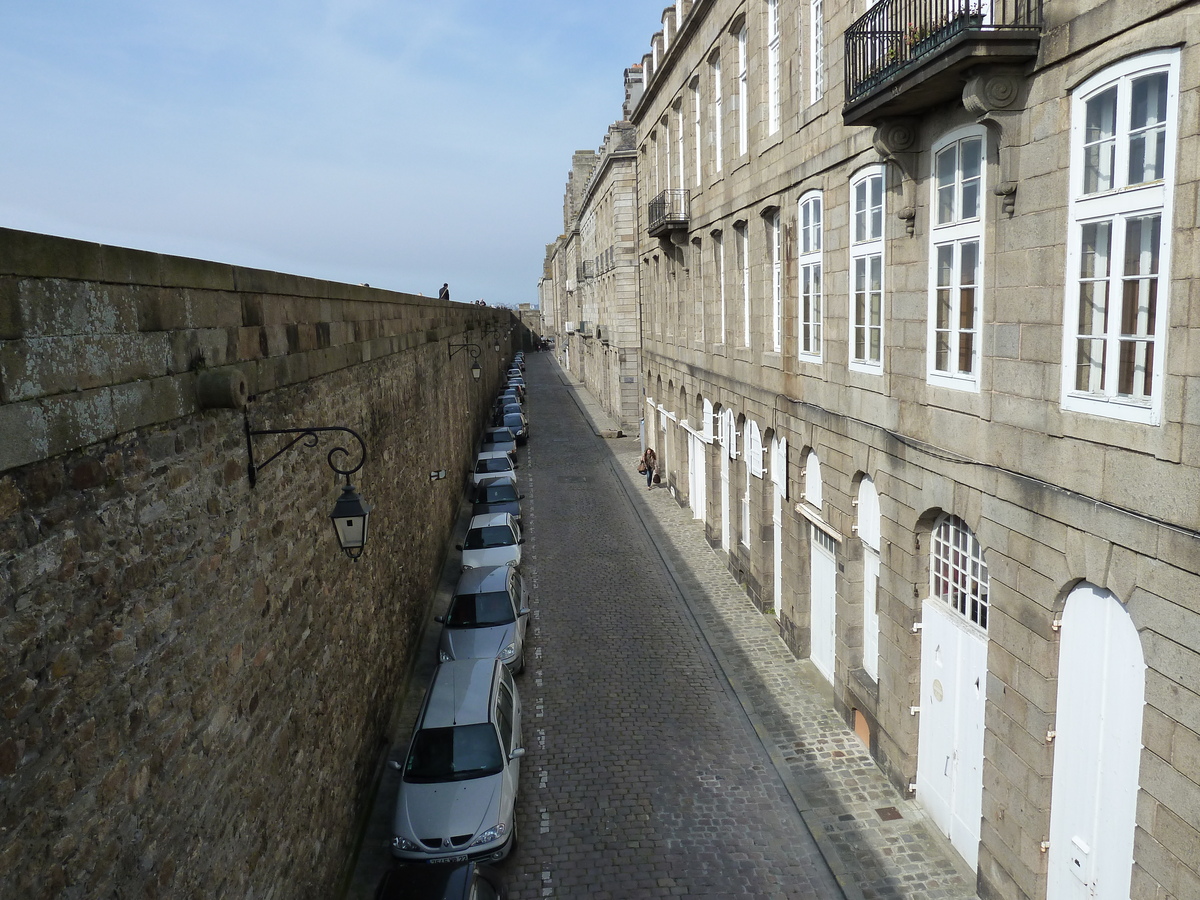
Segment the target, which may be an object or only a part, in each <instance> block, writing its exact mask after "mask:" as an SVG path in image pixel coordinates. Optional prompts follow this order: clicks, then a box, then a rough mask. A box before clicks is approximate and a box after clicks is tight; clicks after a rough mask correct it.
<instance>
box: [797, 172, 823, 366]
mask: <svg viewBox="0 0 1200 900" xmlns="http://www.w3.org/2000/svg"><path fill="white" fill-rule="evenodd" d="M799 231H800V235H799V246H798V247H797V251H798V254H797V259H796V263H797V268H798V269H799V273H800V316H799V320H800V356H801V357H803V358H806V359H810V360H814V361H817V362H819V361H820V359H821V328H822V305H823V304H822V296H821V241H822V236H821V194H820V192H813V193H811V194H805V195H804V196H803V197H801V198H800V229H799Z"/></svg>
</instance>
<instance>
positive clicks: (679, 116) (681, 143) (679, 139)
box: [675, 97, 687, 190]
mask: <svg viewBox="0 0 1200 900" xmlns="http://www.w3.org/2000/svg"><path fill="white" fill-rule="evenodd" d="M675 147H676V149H677V150H678V152H679V175H678V176H677V177H676V179H675V187H677V188H679V189H680V190H683V186H684V184H686V183H687V178H686V176H685V175H684V158H685V154H686V141H685V140H684V133H683V98H682V97H681V98H680V99H679V101H678V104H677V105H676V107H675Z"/></svg>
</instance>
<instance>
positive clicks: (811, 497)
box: [800, 450, 825, 515]
mask: <svg viewBox="0 0 1200 900" xmlns="http://www.w3.org/2000/svg"><path fill="white" fill-rule="evenodd" d="M800 496H801V497H803V498H804V499H805V500H806V501H808V505H809V506H811V507H812V508H813V509H815V510H816V511H817V515H821V512H822V510H823V509H824V508H825V495H824V488H823V486H822V481H821V460H820V459H819V458H818V457H817V452H816V451H815V450H809V451H808V454H807V455H806V456H805V457H804V488H803V490H801V491H800Z"/></svg>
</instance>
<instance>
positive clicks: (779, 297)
mask: <svg viewBox="0 0 1200 900" xmlns="http://www.w3.org/2000/svg"><path fill="white" fill-rule="evenodd" d="M767 251H768V253H770V255H771V258H770V260H769V261H768V263H769V265H770V268H771V273H770V274H771V346H772V349H774V351H775V352H776V353H781V352H782V351H783V246H782V230H781V229H780V227H779V210H777V209H776V210H772V211H771V212H770V213H769V214H768V216H767Z"/></svg>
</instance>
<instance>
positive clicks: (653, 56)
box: [631, 0, 1200, 900]
mask: <svg viewBox="0 0 1200 900" xmlns="http://www.w3.org/2000/svg"><path fill="white" fill-rule="evenodd" d="M663 25H664V27H663V30H662V31H661V32H659V33H658V34H656V35H654V36H653V38H652V41H651V48H650V52H649V53H648V54H646V56H645V57H644V59H643V67H644V72H645V86H644V94H643V96H642V97H641V98H640V100H639V101H638V103H637V104H636V106H635V107H634V108H633V110H632V113H631V120H632V123H633V125H634V127H635V128H636V134H637V152H638V160H637V177H638V197H639V208H638V215H639V228H638V259H639V267H640V270H641V277H640V300H641V316H640V327H641V344H642V364H641V376H642V378H643V380H644V387H645V406H644V416H645V421H646V432H647V439H648V441H649V442H650V443H652V444H654V445H655V446H656V448H657V449H658V453H659V458H660V460H662V461H664V462H665V466H666V470H667V472H666V475H665V481H667V482H668V483H669V485H670V487H671V489H672V490H673V491H674V493H675V496H676V497H677V498H678V500H679V501H680V502H681V503H683V504H687V505H690V507H691V508H692V510H693V515H694V516H695V517H696V518H697V519H700V520H702V521H703V522H704V524H705V527H706V529H707V532H708V534H709V537H710V540H711V542H712V543H713V545H714V546H715V547H717V548H719V549H720V550H721V551H722V552H724V553H725V554H726V557H727V559H728V565H729V567H730V569H731V570H732V571H733V572H735V573H736V574H737V576H738V577H739V579H740V580H741V581H742V582H743V583H744V585H745V587H746V590H747V592H748V593H749V595H750V596H751V597H752V598H753V599H754V600H755V602H756V603H757V604H758V605H759V606H760V607H761V609H762V610H763V613H764V615H769V616H772V617H773V618H775V620H776V621H777V623H778V628H779V632H780V634H781V636H782V638H783V639H784V640H785V641H786V642H787V644H788V646H789V647H791V648H792V650H793V651H794V652H795V653H796V654H797V655H798V656H800V657H805V658H808V659H811V661H812V662H813V664H814V665H815V667H816V668H817V670H818V671H820V672H821V673H822V674H823V675H824V676H825V677H826V678H827V679H828V680H829V682H830V685H831V687H832V689H833V692H834V697H835V702H836V704H837V706H838V708H839V709H840V710H841V712H842V713H843V714H844V716H845V717H846V719H847V721H849V722H851V723H853V724H854V725H855V727H856V729H857V730H858V731H859V733H860V734H862V735H863V736H864V737H865V739H866V740H868V741H869V743H870V747H871V750H872V753H873V755H874V756H875V758H876V759H877V760H878V762H879V764H880V765H881V766H882V767H883V769H884V770H885V771H886V772H888V773H889V775H890V777H891V778H892V779H893V781H894V782H895V783H896V785H897V786H898V787H900V788H901V789H904V790H912V791H913V792H914V796H915V797H916V799H917V800H918V801H919V802H921V803H922V804H923V806H924V807H925V808H926V810H927V811H928V812H929V814H930V817H931V819H932V821H933V822H934V823H935V824H936V825H937V826H938V827H939V828H941V830H942V831H943V832H944V833H945V835H946V836H947V838H948V839H949V840H950V842H951V843H952V845H953V846H954V847H955V848H956V850H957V851H958V852H959V854H961V856H962V857H963V859H964V860H965V862H966V863H967V864H968V865H969V866H970V867H972V868H973V869H975V870H976V872H977V878H978V889H979V891H980V894H981V896H983V897H985V898H989V900H990V898H1005V900H1041V898H1050V900H1060V898H1074V897H1077V896H1096V897H1104V898H1120V897H1127V896H1128V897H1133V898H1139V900H1140V898H1147V900H1149V898H1155V900H1163V898H1167V897H1171V898H1177V900H1182V898H1185V897H1200V865H1198V864H1197V861H1196V860H1197V854H1196V849H1197V848H1198V847H1200V599H1198V598H1200V540H1198V538H1200V504H1198V503H1197V498H1198V497H1200V456H1198V455H1197V448H1198V447H1200V404H1198V402H1197V398H1198V397H1200V381H1198V375H1200V373H1198V372H1197V360H1200V354H1198V353H1197V352H1196V351H1195V349H1194V348H1193V347H1192V344H1193V343H1195V340H1194V338H1193V337H1192V330H1193V329H1194V328H1196V322H1197V321H1198V320H1200V295H1198V294H1197V290H1196V288H1195V287H1194V282H1193V279H1192V274H1193V273H1194V272H1195V271H1196V269H1197V263H1198V262H1200V259H1198V254H1200V250H1198V247H1200V242H1197V240H1196V237H1197V233H1196V229H1197V224H1198V220H1197V216H1198V214H1200V210H1198V207H1197V204H1198V199H1197V198H1198V196H1200V190H1198V189H1200V172H1198V169H1197V162H1196V161H1197V160H1198V159H1200V140H1198V135H1197V130H1198V126H1197V112H1198V109H1200V102H1198V100H1200V91H1198V90H1197V85H1198V83H1200V44H1197V42H1196V39H1195V35H1197V34H1200V31H1198V30H1197V27H1196V26H1197V25H1200V5H1198V4H1196V3H1171V2H1148V3H1138V4H1130V3H1124V2H1120V0H1075V2H1068V0H1044V2H1041V3H1019V4H1018V3H1011V2H1004V0H982V2H974V0H972V2H964V0H931V2H929V3H927V4H919V5H913V4H904V3H901V2H898V0H878V2H876V3H868V2H866V0H856V2H853V3H844V4H834V3H828V2H823V0H694V2H689V0H679V2H678V3H677V4H676V5H675V6H672V7H669V8H668V9H667V10H666V11H665V12H664V16H663Z"/></svg>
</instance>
